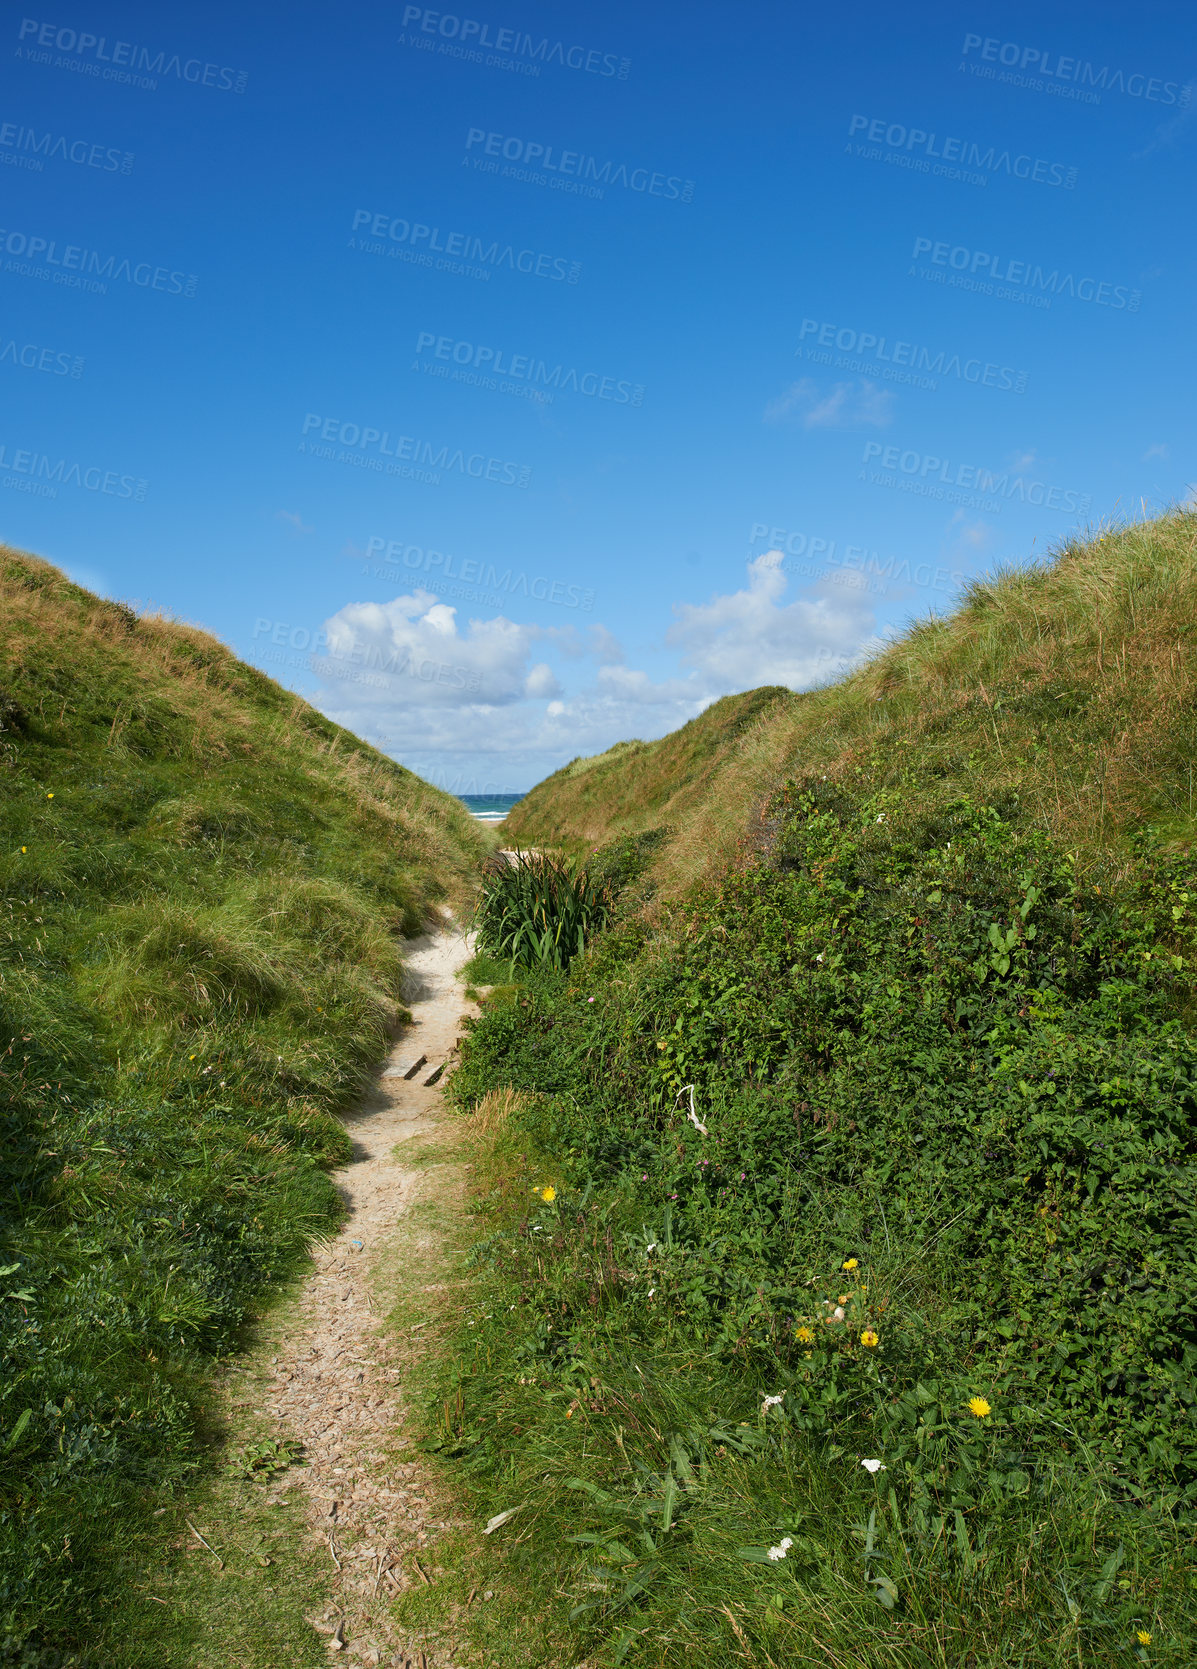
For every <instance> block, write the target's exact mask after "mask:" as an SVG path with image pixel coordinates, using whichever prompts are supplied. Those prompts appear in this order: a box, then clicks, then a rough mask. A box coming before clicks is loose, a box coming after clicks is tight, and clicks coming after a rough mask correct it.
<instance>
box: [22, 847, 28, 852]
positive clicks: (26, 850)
mask: <svg viewBox="0 0 1197 1669" xmlns="http://www.w3.org/2000/svg"><path fill="white" fill-rule="evenodd" d="M21 850H22V852H28V850H29V848H28V846H22V847H21Z"/></svg>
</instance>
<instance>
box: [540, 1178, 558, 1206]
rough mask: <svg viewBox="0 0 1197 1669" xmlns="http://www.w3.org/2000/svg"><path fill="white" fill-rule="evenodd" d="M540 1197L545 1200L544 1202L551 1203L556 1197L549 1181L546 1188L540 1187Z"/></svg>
mask: <svg viewBox="0 0 1197 1669" xmlns="http://www.w3.org/2000/svg"><path fill="white" fill-rule="evenodd" d="M540 1197H541V1199H542V1200H544V1201H545V1202H546V1204H548V1205H552V1203H553V1201H554V1200H555V1199H556V1198H557V1190H556V1189H555V1188H554V1187H553V1184H552V1183H551V1182H550V1183H549V1185H548V1187H547V1188H542V1189H541V1190H540Z"/></svg>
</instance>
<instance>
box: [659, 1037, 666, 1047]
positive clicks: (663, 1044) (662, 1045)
mask: <svg viewBox="0 0 1197 1669" xmlns="http://www.w3.org/2000/svg"><path fill="white" fill-rule="evenodd" d="M664 1047H665V1040H664V1038H662V1039H661V1041H660V1042H659V1043H658V1044H657V1048H658V1049H663V1048H664Z"/></svg>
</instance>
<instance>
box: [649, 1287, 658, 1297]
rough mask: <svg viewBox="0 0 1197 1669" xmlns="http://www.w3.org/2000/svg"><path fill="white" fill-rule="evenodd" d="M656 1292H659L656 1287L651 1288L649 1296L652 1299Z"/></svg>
mask: <svg viewBox="0 0 1197 1669" xmlns="http://www.w3.org/2000/svg"><path fill="white" fill-rule="evenodd" d="M656 1290H657V1289H656V1287H649V1289H648V1296H649V1297H650V1298H651V1297H652V1296H653V1295H654V1293H655V1292H656Z"/></svg>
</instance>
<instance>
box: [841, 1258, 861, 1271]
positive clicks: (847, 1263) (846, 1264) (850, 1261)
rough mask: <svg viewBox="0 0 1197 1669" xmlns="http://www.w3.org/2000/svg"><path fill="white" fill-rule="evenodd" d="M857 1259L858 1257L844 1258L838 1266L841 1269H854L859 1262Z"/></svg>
mask: <svg viewBox="0 0 1197 1669" xmlns="http://www.w3.org/2000/svg"><path fill="white" fill-rule="evenodd" d="M859 1261H860V1260H859V1259H858V1258H845V1259H844V1261H843V1263H841V1264H840V1268H841V1269H855V1268H856V1267H857V1265H858V1264H859Z"/></svg>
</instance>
